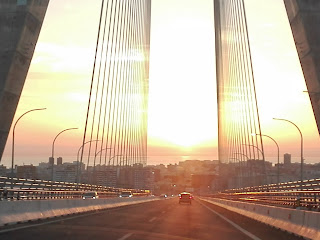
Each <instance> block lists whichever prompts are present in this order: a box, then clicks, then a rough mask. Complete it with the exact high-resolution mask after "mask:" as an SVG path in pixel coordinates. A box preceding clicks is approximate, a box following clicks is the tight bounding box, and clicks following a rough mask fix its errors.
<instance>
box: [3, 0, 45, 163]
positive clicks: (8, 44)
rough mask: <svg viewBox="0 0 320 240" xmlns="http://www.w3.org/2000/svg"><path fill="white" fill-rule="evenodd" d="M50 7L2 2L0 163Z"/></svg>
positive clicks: (19, 0)
mask: <svg viewBox="0 0 320 240" xmlns="http://www.w3.org/2000/svg"><path fill="white" fill-rule="evenodd" d="M48 4H49V0H10V1H1V2H0V36H1V37H0V161H1V157H2V154H3V151H4V147H5V145H6V141H7V138H8V134H9V131H10V127H11V124H12V120H13V117H14V114H15V111H16V108H17V105H18V102H19V98H20V95H21V91H22V89H23V85H24V82H25V79H26V76H27V73H28V70H29V66H30V62H31V59H32V56H33V52H34V49H35V46H36V43H37V40H38V37H39V33H40V29H41V26H42V23H43V19H44V16H45V13H46V11H47V7H48Z"/></svg>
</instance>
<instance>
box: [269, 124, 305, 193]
mask: <svg viewBox="0 0 320 240" xmlns="http://www.w3.org/2000/svg"><path fill="white" fill-rule="evenodd" d="M273 120H280V121H286V122H288V123H291V124H292V125H293V126H295V127H296V128H297V129H298V131H299V133H300V137H301V167H300V181H301V183H300V185H301V188H302V181H303V137H302V133H301V131H300V128H299V127H298V126H297V125H296V124H294V123H293V122H291V121H289V120H287V119H283V118H273Z"/></svg>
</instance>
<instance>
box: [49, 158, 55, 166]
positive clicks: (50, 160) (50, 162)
mask: <svg viewBox="0 0 320 240" xmlns="http://www.w3.org/2000/svg"><path fill="white" fill-rule="evenodd" d="M49 164H50V166H52V165H53V164H54V158H53V157H49Z"/></svg>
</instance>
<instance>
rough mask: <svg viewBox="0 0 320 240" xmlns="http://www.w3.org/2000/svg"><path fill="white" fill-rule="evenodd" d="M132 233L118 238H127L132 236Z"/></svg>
mask: <svg viewBox="0 0 320 240" xmlns="http://www.w3.org/2000/svg"><path fill="white" fill-rule="evenodd" d="M131 235H132V233H127V234H126V235H124V236H122V237H121V238H119V239H118V240H125V239H127V238H128V237H131Z"/></svg>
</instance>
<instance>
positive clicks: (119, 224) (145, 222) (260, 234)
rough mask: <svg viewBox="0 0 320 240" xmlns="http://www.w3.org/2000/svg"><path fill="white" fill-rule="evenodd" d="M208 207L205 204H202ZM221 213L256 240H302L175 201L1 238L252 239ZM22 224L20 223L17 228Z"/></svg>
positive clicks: (195, 203)
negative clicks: (223, 217)
mask: <svg viewBox="0 0 320 240" xmlns="http://www.w3.org/2000/svg"><path fill="white" fill-rule="evenodd" d="M204 205H205V206H204ZM208 207H209V208H210V209H213V210H214V211H216V212H219V213H222V214H223V215H224V216H226V217H227V218H228V219H230V220H231V221H233V222H234V223H235V224H237V225H239V226H240V228H243V229H245V231H248V232H251V233H253V235H254V236H256V237H257V238H255V239H286V240H291V239H292V240H294V239H301V238H298V237H295V236H293V235H291V234H288V233H285V232H282V231H279V230H276V229H274V228H271V227H269V226H266V225H265V224H261V223H257V222H255V221H253V220H251V219H248V218H246V217H243V216H241V215H239V214H236V213H232V212H230V211H227V210H225V209H222V208H219V207H217V206H215V205H212V204H209V203H200V202H198V201H197V200H194V201H192V204H191V205H188V204H178V199H177V198H172V199H167V200H161V201H154V202H149V203H144V204H137V205H131V206H126V207H120V208H115V209H109V210H105V211H100V212H98V213H94V214H92V213H90V214H81V215H77V216H75V217H71V218H70V219H68V218H60V219H57V220H56V221H55V222H52V223H46V224H43V222H38V224H39V225H37V226H33V227H29V226H32V224H33V223H27V224H23V225H20V226H21V227H27V228H24V229H20V230H15V231H10V232H5V233H0V239H1V240H6V239H10V240H12V239H17V240H19V239H33V240H37V239H43V240H51V239H52V240H53V239H54V240H57V239H58V240H63V239H80V240H82V239H110V240H114V239H115V240H126V239H128V240H142V239H150V240H153V239H154V240H155V239H169V240H171V239H176V240H180V239H204V240H207V239H208V240H209V239H210V240H212V239H226V240H228V239H232V240H234V239H236V240H242V239H254V238H251V237H249V236H248V235H246V234H245V233H243V232H241V231H239V230H238V229H237V228H236V227H234V226H232V225H231V224H230V223H228V222H226V221H225V220H224V219H222V218H221V217H219V216H218V215H216V214H215V213H213V212H212V211H210V210H209V209H208ZM17 226H19V225H17Z"/></svg>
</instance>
